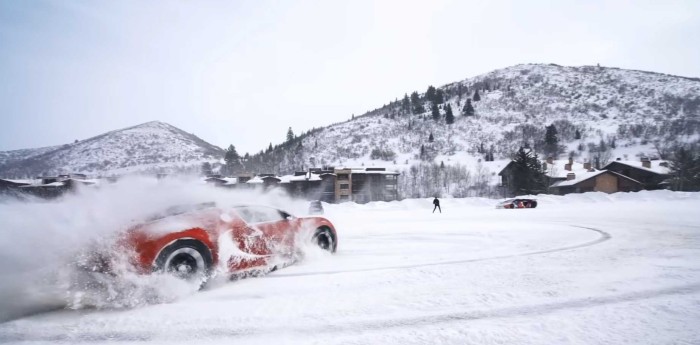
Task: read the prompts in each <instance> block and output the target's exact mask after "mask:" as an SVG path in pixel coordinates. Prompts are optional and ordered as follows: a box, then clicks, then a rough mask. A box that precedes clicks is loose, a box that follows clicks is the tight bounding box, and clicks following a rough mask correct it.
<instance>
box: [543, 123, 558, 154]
mask: <svg viewBox="0 0 700 345" xmlns="http://www.w3.org/2000/svg"><path fill="white" fill-rule="evenodd" d="M544 153H545V155H547V156H552V157H554V156H556V155H558V154H559V135H558V133H557V128H556V127H555V126H554V124H552V125H549V126H547V127H545V134H544Z"/></svg>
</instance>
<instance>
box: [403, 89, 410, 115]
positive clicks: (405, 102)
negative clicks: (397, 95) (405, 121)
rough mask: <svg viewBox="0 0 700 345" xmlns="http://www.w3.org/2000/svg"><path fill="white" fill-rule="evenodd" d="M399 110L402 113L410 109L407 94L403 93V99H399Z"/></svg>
mask: <svg viewBox="0 0 700 345" xmlns="http://www.w3.org/2000/svg"><path fill="white" fill-rule="evenodd" d="M401 110H403V112H404V113H408V112H409V111H411V100H409V99H408V94H404V95H403V100H402V101H401Z"/></svg>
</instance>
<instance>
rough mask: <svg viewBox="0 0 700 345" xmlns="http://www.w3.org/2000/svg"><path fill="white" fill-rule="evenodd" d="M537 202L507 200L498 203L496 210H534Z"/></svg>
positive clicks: (530, 200) (533, 200)
mask: <svg viewBox="0 0 700 345" xmlns="http://www.w3.org/2000/svg"><path fill="white" fill-rule="evenodd" d="M535 207H537V200H535V199H507V200H504V201H501V202H499V203H498V204H497V205H496V208H535Z"/></svg>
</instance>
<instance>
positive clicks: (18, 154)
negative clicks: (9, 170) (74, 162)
mask: <svg viewBox="0 0 700 345" xmlns="http://www.w3.org/2000/svg"><path fill="white" fill-rule="evenodd" d="M59 147H60V146H47V147H40V148H37V149H22V150H12V151H0V167H2V166H6V165H10V164H14V163H16V162H18V161H21V160H24V159H27V158H31V157H35V156H38V155H41V154H44V153H46V152H50V151H53V150H56V149H58V148H59Z"/></svg>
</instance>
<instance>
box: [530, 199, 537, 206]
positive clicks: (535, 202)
mask: <svg viewBox="0 0 700 345" xmlns="http://www.w3.org/2000/svg"><path fill="white" fill-rule="evenodd" d="M535 207H537V201H534V200H533V201H532V202H531V203H530V208H535Z"/></svg>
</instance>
